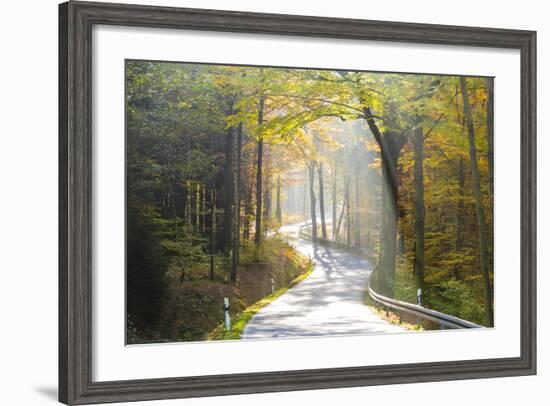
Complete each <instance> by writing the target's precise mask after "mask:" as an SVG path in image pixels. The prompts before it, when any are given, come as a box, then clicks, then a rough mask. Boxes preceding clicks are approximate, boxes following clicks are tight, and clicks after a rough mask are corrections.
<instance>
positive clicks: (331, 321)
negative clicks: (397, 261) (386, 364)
mask: <svg viewBox="0 0 550 406" xmlns="http://www.w3.org/2000/svg"><path fill="white" fill-rule="evenodd" d="M302 224H303V223H300V224H293V225H288V226H283V227H281V229H280V231H281V232H282V233H284V234H287V235H289V236H291V237H294V238H295V240H294V241H293V243H292V244H293V246H294V247H295V248H296V249H297V250H298V251H300V252H301V253H302V254H304V255H306V256H309V257H311V258H312V259H313V261H314V264H315V269H314V270H313V272H312V273H311V274H310V275H309V276H308V277H307V278H306V279H304V280H303V281H302V282H300V283H299V284H298V285H296V286H294V287H292V288H290V289H289V290H288V291H286V292H285V293H284V294H282V295H281V296H280V297H279V298H277V299H276V300H275V301H273V302H272V303H270V304H268V305H267V306H265V307H263V308H262V309H261V310H260V311H259V312H258V313H256V314H255V315H254V316H253V317H252V318H251V319H250V321H249V322H248V324H247V325H246V326H245V328H244V331H243V334H242V335H241V338H242V339H254V338H275V337H308V336H324V335H348V334H374V333H392V332H401V331H405V328H404V327H401V326H397V325H395V324H391V323H390V322H388V321H386V320H384V319H382V318H381V317H379V316H378V315H377V314H376V313H375V312H373V311H372V310H371V309H370V308H369V307H368V306H366V305H365V304H364V296H365V290H366V286H367V280H368V277H369V275H370V273H371V272H372V264H371V263H370V262H369V261H368V260H367V259H365V258H363V257H359V256H357V255H353V254H351V253H349V252H345V251H341V250H338V249H335V248H331V247H327V246H324V245H318V244H313V243H312V242H311V241H307V240H303V239H299V238H298V231H299V228H300V226H301V225H302Z"/></svg>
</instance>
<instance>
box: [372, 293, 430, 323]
mask: <svg viewBox="0 0 550 406" xmlns="http://www.w3.org/2000/svg"><path fill="white" fill-rule="evenodd" d="M365 305H367V306H368V307H370V309H371V310H372V311H373V312H374V313H376V314H377V315H378V316H380V317H381V318H382V319H384V320H387V321H389V322H390V323H392V324H396V325H398V326H401V327H405V328H406V329H407V330H415V331H424V328H423V327H422V326H421V325H420V324H414V323H408V322H406V321H404V320H403V319H402V318H401V317H400V316H399V314H398V313H396V312H394V311H392V310H390V309H386V308H383V307H381V306H379V305H378V304H377V303H376V302H375V301H374V300H372V298H371V297H370V295H369V291H368V289H367V290H366V293H365Z"/></svg>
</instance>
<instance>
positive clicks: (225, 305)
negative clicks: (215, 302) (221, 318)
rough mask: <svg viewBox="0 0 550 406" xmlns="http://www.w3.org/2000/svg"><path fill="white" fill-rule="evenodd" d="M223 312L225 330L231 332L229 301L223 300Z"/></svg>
mask: <svg viewBox="0 0 550 406" xmlns="http://www.w3.org/2000/svg"><path fill="white" fill-rule="evenodd" d="M223 312H224V315H225V329H226V330H227V331H229V330H231V317H230V316H229V299H228V298H226V297H224V298H223Z"/></svg>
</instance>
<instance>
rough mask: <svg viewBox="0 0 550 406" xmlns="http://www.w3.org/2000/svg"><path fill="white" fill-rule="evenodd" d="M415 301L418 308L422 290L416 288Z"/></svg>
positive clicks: (420, 302)
mask: <svg viewBox="0 0 550 406" xmlns="http://www.w3.org/2000/svg"><path fill="white" fill-rule="evenodd" d="M416 301H417V303H418V305H419V306H422V289H421V288H418V289H417V291H416Z"/></svg>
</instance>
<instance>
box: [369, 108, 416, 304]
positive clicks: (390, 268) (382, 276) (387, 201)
mask: <svg viewBox="0 0 550 406" xmlns="http://www.w3.org/2000/svg"><path fill="white" fill-rule="evenodd" d="M364 113H365V119H366V121H367V124H368V126H369V129H370V130H371V133H372V135H373V136H374V139H375V140H376V142H377V143H378V145H379V147H380V156H381V160H382V165H381V166H382V168H381V169H382V171H381V172H382V184H381V190H382V221H381V224H380V227H381V230H380V249H379V252H378V264H377V273H378V275H377V278H376V288H377V289H378V291H379V292H380V293H382V294H385V295H386V296H390V297H393V296H394V291H395V255H396V252H397V219H398V208H397V192H398V187H397V184H398V182H397V161H398V159H399V155H400V153H401V149H402V148H403V146H404V145H405V142H406V137H405V135H404V134H402V133H397V132H394V131H388V132H386V133H384V134H383V135H382V133H381V132H380V130H379V129H378V126H377V125H376V123H375V121H374V117H373V115H372V113H371V111H370V109H369V108H365V109H364Z"/></svg>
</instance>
